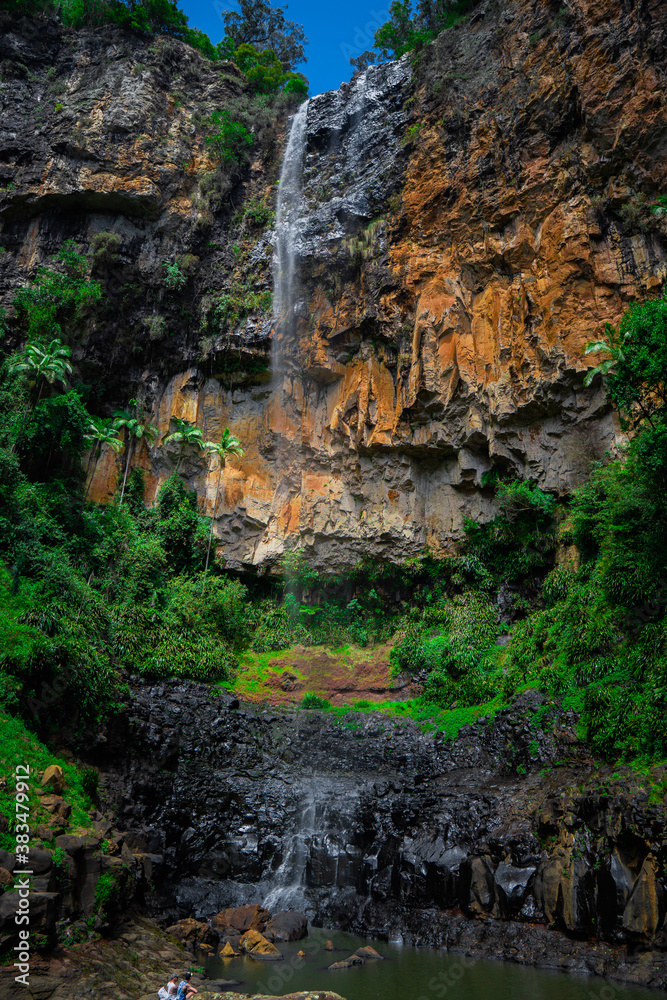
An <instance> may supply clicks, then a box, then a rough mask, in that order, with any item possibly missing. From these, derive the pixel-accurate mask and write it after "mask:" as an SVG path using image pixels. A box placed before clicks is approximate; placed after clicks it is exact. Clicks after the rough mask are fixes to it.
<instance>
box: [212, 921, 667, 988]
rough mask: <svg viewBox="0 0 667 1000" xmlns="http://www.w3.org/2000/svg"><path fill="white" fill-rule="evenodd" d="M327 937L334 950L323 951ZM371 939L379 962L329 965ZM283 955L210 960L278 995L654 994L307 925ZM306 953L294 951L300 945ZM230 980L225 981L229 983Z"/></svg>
mask: <svg viewBox="0 0 667 1000" xmlns="http://www.w3.org/2000/svg"><path fill="white" fill-rule="evenodd" d="M327 939H330V940H331V941H332V943H333V945H334V949H335V950H334V951H333V952H330V951H326V950H325V947H324V946H325V943H326V941H327ZM363 944H371V945H372V946H373V947H374V948H375V950H376V951H378V952H379V953H380V954H381V955H383V956H384V961H382V962H377V961H374V962H367V963H366V965H364V966H361V967H356V968H350V969H342V970H340V971H338V972H329V971H328V969H327V966H329V965H330V964H331V963H332V962H336V961H339V960H340V959H343V958H347V956H348V955H351V954H352V952H353V951H355V950H356V949H357V948H358V947H359V946H360V945H363ZM278 947H279V948H280V951H281V952H282V955H283V961H281V962H256V961H254V960H253V959H250V958H246V957H242V958H230V959H224V960H223V959H213V960H211V961H209V962H207V963H206V971H207V972H208V974H209V976H211V978H214V979H238V980H240V981H241V983H240V985H238V986H236V987H233V988H234V989H237V990H238V991H239V992H242V993H268V994H270V995H276V994H277V995H278V996H280V995H281V994H284V993H293V992H296V991H299V990H317V989H320V990H333V991H334V992H336V993H340V994H341V995H342V996H344V997H346V998H347V1000H445V998H446V1000H656V994H655V993H654V992H652V991H651V990H645V989H638V988H635V987H632V986H624V985H622V984H618V983H614V982H610V981H609V980H604V979H600V978H599V977H597V976H583V975H576V974H572V973H570V974H566V973H562V972H546V971H543V970H541V969H531V968H526V967H524V966H520V965H513V964H511V963H504V962H490V961H481V960H476V959H472V958H468V957H466V956H461V955H451V954H447V953H445V952H442V951H436V950H432V949H428V948H409V947H406V946H399V945H392V944H387V943H386V942H382V941H380V942H378V941H367V940H364V939H362V938H357V937H353V936H352V935H350V934H343V933H342V932H340V931H321V930H319V929H318V928H311V930H310V935H309V937H307V938H304V940H303V941H295V942H293V943H291V944H283V943H281V944H279V945H278ZM300 950H303V951H305V952H306V957H305V958H299V957H298V954H297V953H298V952H299V951H300ZM231 988H232V987H230V989H231Z"/></svg>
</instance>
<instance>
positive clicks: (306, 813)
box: [264, 788, 318, 913]
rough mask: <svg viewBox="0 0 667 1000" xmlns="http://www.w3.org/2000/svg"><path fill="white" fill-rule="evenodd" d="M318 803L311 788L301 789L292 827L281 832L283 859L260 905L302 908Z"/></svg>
mask: <svg viewBox="0 0 667 1000" xmlns="http://www.w3.org/2000/svg"><path fill="white" fill-rule="evenodd" d="M317 806H318V803H317V800H316V797H315V790H314V788H310V789H309V790H308V791H306V790H305V789H304V798H303V800H302V802H301V804H300V807H299V810H298V813H297V816H296V822H295V826H294V829H293V830H291V831H290V832H289V833H285V837H284V845H285V847H284V849H285V853H284V856H283V860H282V862H281V864H280V866H279V867H278V869H277V870H276V872H275V874H274V876H273V878H272V879H271V889H270V890H269V892H268V894H267V896H266V898H265V900H264V906H265V907H266V908H267V910H270V911H271V912H272V913H274V912H276V911H278V910H294V909H305V894H304V889H305V885H306V879H305V874H306V865H307V864H308V860H309V858H310V853H311V847H312V843H313V839H314V837H315V833H316V820H317V815H318V808H317Z"/></svg>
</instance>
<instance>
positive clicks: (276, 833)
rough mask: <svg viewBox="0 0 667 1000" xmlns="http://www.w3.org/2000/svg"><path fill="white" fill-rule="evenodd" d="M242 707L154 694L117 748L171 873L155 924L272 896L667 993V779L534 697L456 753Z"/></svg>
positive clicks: (144, 695)
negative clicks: (626, 760) (620, 760)
mask: <svg viewBox="0 0 667 1000" xmlns="http://www.w3.org/2000/svg"><path fill="white" fill-rule="evenodd" d="M226 702H227V703H226ZM232 704H233V703H231V701H230V700H229V699H228V698H227V696H226V695H224V694H223V695H218V694H211V693H209V692H207V691H206V690H205V689H204V688H203V687H201V686H197V685H194V684H179V683H177V682H174V683H173V684H169V685H159V686H152V687H151V686H150V685H147V684H143V685H140V686H138V687H136V689H135V691H134V701H133V705H132V709H131V718H130V720H129V721H130V726H129V731H126V732H123V733H122V734H116V735H114V734H113V733H108V734H107V736H108V740H107V742H106V743H105V744H104V749H103V751H101V752H102V753H103V758H104V759H103V762H102V763H103V771H104V773H103V777H102V783H101V784H102V788H103V793H102V795H103V799H104V801H105V802H106V803H107V805H111V804H113V805H114V806H115V807H116V808H118V810H119V820H120V822H121V824H124V825H126V826H127V830H128V833H127V834H126V835H125V836H126V837H127V838H129V839H130V840H132V842H133V843H136V844H137V845H140V844H141V842H142V839H143V842H144V846H143V848H141V846H139V847H138V849H143V850H148V849H150V850H152V851H154V852H156V853H158V854H160V855H162V856H163V858H164V863H163V864H162V865H161V866H158V871H159V872H160V873H161V879H160V880H159V881H158V886H157V891H156V892H155V893H154V894H153V895H152V896H151V897H150V900H149V901H150V903H151V905H152V907H153V911H154V912H155V913H156V914H162V915H164V917H165V918H166V919H168V920H169V921H170V922H172V921H173V919H174V918H176V917H196V918H198V919H201V918H208V917H212V916H213V915H214V914H215V913H217V912H218V911H220V910H221V909H224V908H225V907H227V906H232V905H240V904H244V903H254V902H260V903H264V902H265V901H266V900H267V899H270V900H272V902H273V903H274V904H275V905H276V906H282V905H287V906H289V907H291V908H299V909H305V910H307V911H308V912H309V913H310V915H311V917H313V918H314V919H315V920H316V921H319V922H323V923H324V925H325V926H326V925H329V926H330V925H331V924H332V923H333V924H335V925H338V926H341V927H343V928H345V929H349V930H353V931H355V932H357V933H360V934H373V935H377V936H380V937H387V936H389V937H391V938H396V937H398V936H399V935H400V936H402V937H403V938H404V939H405V940H406V941H408V942H412V943H415V944H429V945H436V946H440V945H443V944H444V945H447V946H448V947H451V948H453V949H455V950H456V949H459V950H464V951H468V952H469V953H471V954H478V955H490V956H493V957H499V956H501V957H504V958H507V959H509V960H514V961H520V962H524V963H528V964H540V965H547V966H551V967H560V968H563V969H576V970H580V971H591V972H596V973H599V974H605V975H614V976H618V977H620V978H623V979H626V980H629V981H634V982H638V983H643V984H645V985H653V986H661V987H663V988H664V987H665V985H667V958H666V956H665V949H666V947H667V939H666V937H665V910H666V905H667V888H666V874H665V872H666V869H665V862H666V860H667V853H666V852H667V841H666V839H665V809H664V803H663V802H661V801H660V795H661V794H662V793H664V777H665V776H664V774H662V772H660V773H657V772H656V773H655V775H654V781H655V788H656V789H657V790H659V789H662V792H661V793H660V795H658V796H657V798H656V801H655V803H652V802H651V801H650V800H649V792H650V786H648V787H646V786H644V787H642V784H641V782H638V780H637V775H636V773H635V774H634V776H633V773H632V771H631V769H629V768H620V769H619V770H618V771H616V772H613V770H612V768H606V767H605V766H600V765H598V764H595V763H594V762H592V761H591V760H590V757H589V756H588V755H587V753H586V751H585V748H584V747H583V746H581V745H580V744H577V740H576V736H575V733H574V728H573V724H574V718H573V716H571V715H570V714H568V713H566V712H562V711H559V710H556V709H555V708H553V707H551V708H550V707H549V705H548V704H547V703H546V702H544V700H543V698H542V696H541V695H539V694H537V693H536V692H531V693H529V694H527V695H525V696H524V697H523V699H522V700H519V701H517V702H516V703H515V704H514V705H513V706H512V708H511V709H505V710H503V711H502V712H500V713H499V714H498V715H497V716H496V717H495V718H494V719H493V720H492V721H491V720H482V721H481V723H480V724H478V725H476V726H471V727H468V728H466V729H463V730H461V732H460V734H459V736H458V739H457V740H456V741H455V742H453V743H449V744H448V743H447V742H445V741H443V740H442V738H441V735H440V734H435V735H434V734H432V733H422V732H421V731H420V729H419V727H418V726H417V725H416V724H414V723H412V722H409V721H404V720H400V721H399V720H397V719H395V718H391V717H382V716H377V715H375V716H373V717H369V716H364V715H362V714H358V715H355V714H351V715H349V716H347V717H346V724H345V725H343V724H342V721H341V720H340V719H336V718H335V717H333V716H330V715H328V714H327V713H322V712H304V711H292V712H279V713H276V712H272V711H270V710H264V711H261V710H260V711H257V710H249V709H244V708H238V707H237V708H236V709H234V708H233V707H231V706H232ZM235 704H237V705H238V703H235ZM538 709H539V710H540V714H541V723H540V724H536V722H535V719H536V716H535V713H536V711H537V710H538ZM538 717H539V716H538ZM128 746H132V748H133V749H132V754H133V757H132V759H129V758H128V757H127V756H126V754H127V747H128ZM663 770H664V769H663ZM148 845H152V846H150V848H149V846H148ZM209 943H210V942H209Z"/></svg>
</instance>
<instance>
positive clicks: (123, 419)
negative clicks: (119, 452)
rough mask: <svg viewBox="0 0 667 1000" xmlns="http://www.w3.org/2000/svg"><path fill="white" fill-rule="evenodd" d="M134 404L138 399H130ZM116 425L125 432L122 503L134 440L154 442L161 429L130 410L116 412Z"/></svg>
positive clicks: (117, 428)
mask: <svg viewBox="0 0 667 1000" xmlns="http://www.w3.org/2000/svg"><path fill="white" fill-rule="evenodd" d="M133 404H134V405H136V400H134V399H132V400H130V405H133ZM114 425H115V427H116V430H119V431H120V430H122V431H123V432H124V437H125V442H124V447H125V472H124V474H123V486H122V488H121V491H120V502H121V503H122V502H123V497H124V496H125V484H126V482H127V474H128V472H129V469H130V459H131V457H132V450H133V448H134V442H135V441H143V440H146V441H147V442H148V443H149V444H152V443H153V441H154V440H155V438H156V437H157V436H158V434H159V430H158V428H157V427H156V426H155V425H154V424H148V423H147V424H142V423H141V421H140V420H139V418H138V417H137V416H136V414H133V413H131V412H130V410H116V412H115V413H114Z"/></svg>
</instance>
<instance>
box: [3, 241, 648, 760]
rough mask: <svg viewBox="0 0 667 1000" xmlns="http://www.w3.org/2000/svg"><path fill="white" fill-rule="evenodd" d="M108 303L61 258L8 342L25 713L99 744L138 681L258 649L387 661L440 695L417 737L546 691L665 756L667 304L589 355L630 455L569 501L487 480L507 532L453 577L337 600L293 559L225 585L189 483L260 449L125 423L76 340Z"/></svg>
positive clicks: (82, 266)
mask: <svg viewBox="0 0 667 1000" xmlns="http://www.w3.org/2000/svg"><path fill="white" fill-rule="evenodd" d="M102 299H103V290H102V287H101V286H100V284H99V283H97V282H96V281H95V280H94V279H93V278H92V277H91V266H90V262H89V260H88V258H87V257H86V256H85V255H84V254H83V253H82V252H81V250H80V248H77V247H75V246H73V245H71V244H66V245H65V246H64V247H63V249H62V250H61V251H60V252H59V253H58V254H56V255H55V257H54V258H53V259H52V261H51V262H50V263H49V264H48V266H45V267H42V268H41V269H40V270H39V271H38V273H37V275H36V277H35V278H34V279H33V280H32V281H31V282H30V283H29V284H27V285H26V286H25V287H23V288H21V289H20V290H19V291H18V292H17V293H16V295H15V298H14V302H13V317H12V319H11V321H10V320H8V319H5V321H4V323H5V327H6V329H5V334H6V336H5V344H6V345H7V346H6V349H5V352H4V357H3V362H2V387H1V391H0V408H1V412H2V424H1V426H2V430H1V432H0V433H1V435H2V437H1V444H2V447H1V449H0V557H1V560H2V561H1V563H0V587H1V588H2V592H3V593H2V601H1V606H0V649H1V650H2V653H1V659H0V699H1V701H2V705H3V707H4V709H5V710H6V711H8V712H11V713H13V714H15V715H16V716H18V717H23V718H24V719H26V720H28V721H29V722H30V724H31V725H32V726H33V727H36V728H38V729H40V730H42V729H44V730H48V727H49V725H50V720H51V719H52V718H53V711H52V706H53V705H54V704H58V703H60V702H62V703H66V704H67V705H68V706H71V705H72V704H76V706H77V709H76V712H73V711H72V709H71V708H70V709H69V712H68V718H69V720H70V722H71V724H72V726H73V727H76V726H79V727H80V728H81V727H85V725H86V724H87V723H88V722H91V721H93V720H95V719H99V718H100V717H103V716H105V715H107V714H108V713H112V712H114V711H115V710H116V709H117V708H118V707H119V706H120V704H121V703H122V701H123V698H124V697H125V694H126V690H127V683H128V680H129V679H130V678H131V676H132V675H136V674H140V675H144V676H149V677H155V678H166V677H169V676H174V675H175V676H180V677H190V678H193V679H196V680H202V681H220V680H223V681H225V680H226V681H228V682H229V681H233V677H234V673H235V670H236V669H237V662H238V654H239V652H240V651H241V650H243V649H244V648H248V647H250V648H252V649H254V650H255V651H257V652H263V651H270V650H277V649H282V648H285V647H287V646H289V645H290V644H292V643H295V642H298V643H301V644H304V645H312V644H330V645H333V646H336V645H340V644H341V643H343V642H351V643H355V644H357V645H360V646H365V645H368V644H373V643H376V642H379V641H388V640H390V639H392V641H393V652H392V658H393V660H394V663H395V669H396V670H404V671H409V672H411V673H414V674H416V675H418V676H419V678H420V679H421V680H422V682H423V684H424V693H423V696H422V698H421V700H420V703H419V706H418V710H419V712H420V713H421V715H422V716H423V714H424V712H425V711H426V710H432V711H433V712H435V713H437V712H441V711H450V710H452V706H454V708H457V709H459V710H460V709H461V708H465V707H468V708H469V707H474V706H480V709H479V710H480V711H482V710H483V711H485V712H489V711H493V710H494V707H496V708H497V707H499V706H500V705H501V704H505V703H507V701H508V700H511V699H512V698H513V697H514V696H515V695H516V693H517V692H519V691H521V690H523V689H525V688H526V687H531V686H533V687H535V686H536V687H539V688H540V689H542V690H543V691H544V692H546V693H548V694H549V695H551V696H553V697H554V698H560V699H564V700H565V701H566V703H567V704H568V705H570V706H571V707H574V708H576V709H577V711H578V712H579V713H580V719H581V727H582V734H583V735H585V736H586V738H587V739H588V740H590V742H591V743H592V744H593V745H594V746H595V748H596V749H597V750H599V751H600V752H602V753H604V754H608V755H610V756H625V757H626V758H634V757H644V758H652V759H655V758H661V757H664V756H665V754H666V753H667V723H666V721H665V720H666V719H667V713H666V711H665V709H666V707H667V706H666V704H665V698H666V696H667V618H666V617H665V608H666V607H667V509H666V505H667V500H666V497H667V489H666V487H667V409H666V405H667V396H666V392H667V390H666V388H665V382H666V379H667V300H664V299H659V300H655V301H651V302H647V303H645V304H644V305H637V306H634V307H632V308H631V309H630V311H629V312H628V313H627V314H626V315H625V317H624V318H623V320H622V322H621V324H620V326H619V328H618V330H613V329H611V328H607V331H606V334H605V336H604V337H603V338H602V339H601V340H598V341H594V342H592V343H591V345H590V346H589V351H590V352H595V354H596V357H597V358H598V360H600V364H599V365H598V368H597V369H595V370H594V373H593V375H592V377H594V378H605V379H606V387H607V392H608V395H609V399H610V400H611V402H612V403H613V404H614V405H615V406H616V407H617V408H618V409H619V413H620V417H621V420H622V422H623V426H624V428H625V429H626V430H627V432H628V435H629V444H628V445H627V446H626V447H625V449H624V451H623V453H622V454H620V455H618V456H611V455H610V456H608V458H607V460H606V461H604V462H602V463H599V464H597V465H596V466H594V467H593V469H592V470H591V474H590V477H589V478H588V480H587V482H585V483H584V484H583V485H582V486H581V487H580V488H579V489H578V490H577V491H575V493H574V494H573V495H572V496H571V497H569V498H568V499H567V500H562V499H557V498H555V497H553V496H550V495H548V494H545V493H544V492H542V491H541V490H540V489H539V488H538V487H537V486H535V485H534V484H531V483H529V482H517V481H504V480H503V479H502V478H500V477H497V476H495V475H492V476H490V477H489V478H488V481H487V484H486V488H487V489H488V490H489V492H490V493H493V495H494V496H495V501H496V505H497V515H496V516H495V517H494V518H493V519H492V520H490V521H488V522H487V523H485V524H478V523H472V522H470V523H468V524H467V525H466V538H465V542H464V544H463V546H462V549H461V552H460V554H458V555H456V556H451V557H448V558H436V557H435V556H434V555H432V554H431V553H428V552H425V553H423V555H422V556H420V557H419V558H417V559H414V560H412V561H410V562H408V563H405V564H400V565H397V564H391V563H387V564H383V565H378V564H375V565H360V566H357V567H355V568H354V569H353V570H350V571H347V572H345V573H344V574H340V575H338V576H329V577H326V578H323V577H321V576H319V575H318V574H316V573H315V572H314V571H312V570H311V569H310V567H309V565H308V561H307V556H306V555H305V553H304V552H303V551H302V550H299V549H296V550H294V551H293V552H290V553H289V554H288V555H287V556H285V557H284V560H283V565H282V576H281V577H280V578H276V579H273V580H271V581H268V580H267V579H256V580H253V579H245V580H240V579H238V578H237V577H235V576H233V575H231V574H228V573H226V572H225V569H224V552H220V553H218V555H217V557H215V558H212V556H211V539H212V533H211V529H212V525H211V522H210V521H209V519H207V518H205V517H204V516H203V515H202V514H201V513H200V511H199V510H198V504H197V498H196V495H195V493H194V492H192V491H191V490H189V489H188V488H187V486H186V485H185V483H184V481H183V479H182V477H181V474H180V470H181V466H182V462H183V458H184V456H186V455H189V456H193V455H194V456H199V458H198V460H199V461H201V462H202V463H205V462H213V463H219V464H218V465H214V466H213V467H214V468H220V469H222V465H223V464H224V462H225V461H233V456H234V455H241V454H242V444H243V443H242V442H238V441H237V440H236V439H234V438H233V437H232V436H231V435H229V432H226V435H225V436H223V439H222V441H220V442H205V441H204V440H203V435H202V432H201V430H200V429H198V428H196V427H193V426H191V425H189V424H188V423H187V422H186V421H174V422H172V427H171V428H170V432H169V433H168V434H167V435H165V436H164V437H163V438H162V440H160V439H158V438H157V437H156V429H155V428H154V427H153V426H152V424H151V423H150V420H149V418H148V415H147V414H146V413H144V412H143V411H142V407H141V405H140V404H139V403H137V401H136V400H129V401H127V403H126V406H125V407H124V408H121V409H116V410H115V411H114V410H110V409H109V408H108V407H107V405H106V404H105V402H104V400H101V399H100V398H99V397H98V396H97V395H96V394H95V393H94V392H93V391H92V389H91V386H90V385H89V384H87V383H86V382H85V380H84V379H83V378H82V377H81V376H80V375H79V374H78V372H77V368H76V365H75V364H74V361H73V357H72V349H71V346H70V345H69V344H68V343H67V339H68V336H69V337H70V338H72V337H75V336H76V331H77V330H80V329H82V328H84V327H85V325H86V323H88V322H90V320H91V316H93V315H94V311H95V309H96V308H99V307H100V305H101V300H102ZM10 345H12V347H11V348H10ZM17 345H18V346H17ZM105 448H106V449H111V450H112V451H114V452H116V453H118V454H119V456H120V463H119V464H120V468H121V470H122V471H121V474H119V477H118V485H117V492H116V496H115V499H114V501H113V502H112V503H108V504H105V505H99V504H95V503H92V502H91V501H90V499H89V498H88V495H87V489H86V480H87V474H89V473H90V472H91V471H92V470H93V468H94V466H95V465H96V464H97V462H98V461H99V459H100V456H101V454H102V451H103V450H104V449H105ZM140 448H149V449H150V448H153V449H155V448H161V449H164V450H165V454H166V455H167V457H168V458H169V460H170V461H171V462H172V464H173V470H174V471H173V474H172V475H171V476H170V478H168V479H167V481H166V482H165V483H164V484H163V485H162V487H161V488H160V490H159V492H158V495H157V500H156V503H155V504H154V505H152V506H147V504H146V503H145V500H144V480H143V473H142V471H141V470H140V469H139V468H136V467H134V468H133V459H134V457H135V456H136V455H137V454H138V450H139V449H140ZM219 483H220V476H218V486H219ZM499 640H500V641H499ZM481 706H484V708H483V709H482V708H481Z"/></svg>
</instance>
